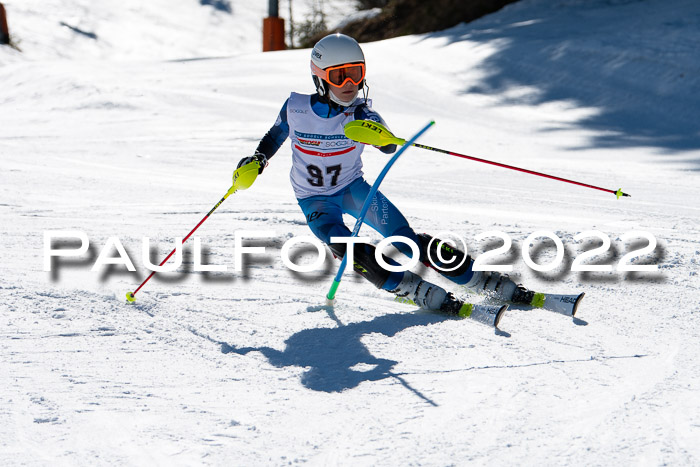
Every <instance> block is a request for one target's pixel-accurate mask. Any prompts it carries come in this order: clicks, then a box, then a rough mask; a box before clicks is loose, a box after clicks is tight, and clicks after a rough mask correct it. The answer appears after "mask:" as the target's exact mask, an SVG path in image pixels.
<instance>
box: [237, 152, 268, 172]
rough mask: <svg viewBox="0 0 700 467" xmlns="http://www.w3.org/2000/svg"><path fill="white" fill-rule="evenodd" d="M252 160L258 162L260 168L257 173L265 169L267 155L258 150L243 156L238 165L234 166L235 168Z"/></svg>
mask: <svg viewBox="0 0 700 467" xmlns="http://www.w3.org/2000/svg"><path fill="white" fill-rule="evenodd" d="M253 161H258V162H259V163H260V168H259V169H258V174H261V173H263V170H265V167H267V164H268V162H267V157H265V154H262V153H260V152H256V153H255V154H254V155H252V156H248V157H244V158H243V159H241V160H240V161H239V162H238V165H237V166H236V169H240V168H241V167H243V166H244V165H246V164H250V163H251V162H253Z"/></svg>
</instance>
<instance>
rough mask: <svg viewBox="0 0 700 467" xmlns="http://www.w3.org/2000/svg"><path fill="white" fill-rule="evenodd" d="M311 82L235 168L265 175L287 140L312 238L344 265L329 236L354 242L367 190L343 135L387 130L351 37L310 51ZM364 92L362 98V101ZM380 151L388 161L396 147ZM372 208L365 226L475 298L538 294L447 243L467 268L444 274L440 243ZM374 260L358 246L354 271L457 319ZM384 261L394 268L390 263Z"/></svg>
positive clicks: (441, 297) (357, 149)
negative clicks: (366, 123) (475, 267)
mask: <svg viewBox="0 0 700 467" xmlns="http://www.w3.org/2000/svg"><path fill="white" fill-rule="evenodd" d="M311 75H312V79H313V82H314V84H315V86H316V92H315V93H314V94H311V95H309V94H297V93H294V92H292V93H291V95H290V96H289V98H288V99H287V101H286V102H285V103H284V105H283V106H282V110H281V111H280V113H279V115H278V116H277V121H276V122H275V124H274V125H273V126H272V128H270V130H269V131H268V132H267V134H265V136H264V137H263V138H262V140H261V141H260V143H259V145H258V147H257V149H256V151H255V154H254V155H253V156H249V157H245V158H243V159H241V161H240V162H239V164H238V167H241V166H243V165H245V164H248V163H250V162H252V161H254V160H257V161H259V162H260V169H259V172H260V173H262V171H263V170H264V168H265V167H266V166H267V164H268V162H269V160H270V159H271V158H272V156H274V155H275V153H276V152H277V151H278V150H279V148H280V147H281V145H282V144H283V143H284V141H285V140H286V139H287V138H288V137H289V138H290V139H291V146H292V169H291V173H290V178H291V182H292V187H293V188H294V193H295V195H296V197H297V199H298V202H299V206H300V207H301V210H302V211H303V212H304V215H305V216H306V221H307V223H308V225H309V227H310V228H311V231H312V232H313V233H314V235H316V237H318V238H319V239H321V240H322V241H323V242H324V243H326V244H327V245H328V246H329V248H330V249H331V251H332V252H333V254H334V256H335V257H336V258H342V257H343V256H344V255H345V251H346V244H344V243H333V242H331V237H349V236H350V235H351V232H350V229H348V227H347V226H346V225H345V224H344V223H343V217H342V216H343V214H344V213H347V214H350V215H351V216H354V217H355V218H357V217H358V216H359V213H360V210H361V208H362V205H363V203H364V201H365V198H366V197H367V194H368V192H369V190H370V185H369V184H368V183H367V182H366V181H365V180H364V178H363V177H362V175H363V173H362V159H361V157H360V156H361V154H362V151H363V149H364V145H363V144H359V143H356V142H354V141H352V140H350V139H348V138H346V137H345V135H344V133H343V128H344V126H345V124H347V123H348V122H350V121H352V120H372V121H375V122H379V123H382V124H385V123H384V121H383V120H382V118H381V116H380V115H379V114H378V113H377V112H375V111H374V110H373V109H372V107H371V101H370V100H369V99H367V94H366V88H365V57H364V54H363V52H362V49H361V48H360V46H359V44H358V43H357V42H356V41H355V40H354V39H352V38H351V37H349V36H346V35H343V34H332V35H329V36H326V37H324V38H323V39H321V40H320V41H319V42H318V43H317V44H316V45H315V46H314V48H313V49H312V51H311ZM360 90H362V94H363V96H362V97H358V94H359V92H360ZM379 150H380V151H382V152H384V153H386V154H390V153H393V152H394V151H395V150H396V146H395V145H389V146H385V147H381V148H379ZM372 203H373V205H375V206H377V209H370V211H369V212H368V213H367V216H366V218H365V223H366V224H368V225H369V226H370V227H372V228H374V229H375V230H376V231H377V232H379V233H380V234H381V235H383V236H384V237H389V236H393V235H400V236H404V237H406V238H408V239H410V240H412V241H413V242H414V243H415V244H416V245H418V247H419V250H420V261H421V262H423V263H424V264H426V265H429V266H432V265H431V264H430V261H429V259H428V258H431V259H432V260H433V262H436V265H437V266H438V268H435V269H436V270H437V271H438V272H440V273H441V274H442V275H443V276H445V277H447V278H448V279H450V280H451V281H453V282H455V283H457V284H460V285H465V286H467V287H469V288H471V289H473V290H475V291H477V292H484V291H488V292H490V293H491V294H492V295H495V296H496V297H498V298H501V299H503V300H506V301H511V302H514V303H524V304H529V303H530V302H531V301H532V299H533V296H534V292H531V291H528V290H527V289H525V288H523V287H522V286H518V285H516V284H515V283H514V282H513V281H512V280H510V279H509V278H508V277H507V276H504V275H500V274H498V273H491V274H489V273H488V272H486V273H482V272H473V271H472V268H471V266H472V260H471V258H469V257H467V258H466V259H465V258H464V256H465V255H464V253H463V252H461V251H459V250H457V249H454V248H451V247H448V246H447V244H443V252H442V256H443V258H445V257H446V258H445V259H446V262H447V263H448V264H459V263H460V262H461V263H462V265H461V266H460V267H459V268H458V269H456V270H454V271H451V272H443V271H441V270H440V266H444V264H442V263H439V262H437V260H438V253H437V249H438V245H439V244H440V243H441V241H440V240H439V239H437V238H433V237H431V236H429V235H427V234H420V235H418V234H416V233H415V232H414V231H413V229H412V228H411V227H410V226H409V224H408V221H407V220H406V218H405V217H404V216H403V214H401V212H400V211H399V210H398V209H397V208H396V207H395V206H394V205H393V204H392V203H391V201H389V199H387V198H386V197H385V196H384V195H383V194H382V193H381V192H377V194H376V195H375V198H374V199H373V200H372ZM393 245H394V246H395V247H396V248H397V249H398V250H399V251H401V252H402V253H403V254H405V255H407V256H409V257H411V256H412V251H411V249H410V247H409V246H408V245H405V244H403V243H398V242H397V243H394V244H393ZM429 250H430V251H429ZM374 253H375V248H374V247H373V246H372V245H369V244H356V245H355V246H354V248H353V256H354V264H353V269H354V270H355V271H356V272H358V273H359V274H361V275H362V276H363V277H365V278H366V279H367V280H368V281H370V282H371V283H372V284H374V285H375V286H376V287H378V288H381V289H384V290H387V291H389V292H390V293H393V294H396V295H397V296H400V297H405V298H408V299H410V300H413V301H414V302H415V303H416V304H417V305H418V306H420V307H422V308H426V309H429V310H435V311H441V312H444V313H447V314H460V309H461V308H462V306H463V302H462V301H460V300H458V299H456V298H455V297H454V296H453V295H452V294H451V293H448V292H447V291H445V289H443V288H442V287H440V286H438V285H435V284H432V283H430V282H428V281H425V280H423V279H422V278H421V277H420V276H419V275H417V274H415V273H413V272H410V271H406V272H389V271H387V270H385V269H384V268H382V267H381V266H380V265H379V264H378V263H377V261H376V259H375V255H374ZM428 255H430V256H428ZM384 260H385V261H386V262H387V263H389V264H394V265H395V264H397V263H396V262H395V261H393V260H391V259H390V258H387V257H384ZM462 260H464V261H463V262H462ZM453 261H454V262H453Z"/></svg>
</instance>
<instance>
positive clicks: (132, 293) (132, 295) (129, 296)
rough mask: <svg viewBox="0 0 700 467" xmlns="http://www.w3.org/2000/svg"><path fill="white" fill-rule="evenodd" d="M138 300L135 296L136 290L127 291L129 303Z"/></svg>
mask: <svg viewBox="0 0 700 467" xmlns="http://www.w3.org/2000/svg"><path fill="white" fill-rule="evenodd" d="M135 300H136V297H134V292H127V293H126V301H127V302H129V303H134V301H135Z"/></svg>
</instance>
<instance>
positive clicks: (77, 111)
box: [0, 0, 700, 465]
mask: <svg viewBox="0 0 700 467" xmlns="http://www.w3.org/2000/svg"><path fill="white" fill-rule="evenodd" d="M3 3H5V5H6V7H7V9H8V15H9V17H10V21H11V23H10V28H11V32H13V31H14V32H15V33H17V37H18V38H19V39H20V40H21V42H20V44H19V45H20V47H21V48H22V49H23V50H24V53H23V54H20V53H19V52H16V51H14V50H11V49H8V48H7V47H3V48H1V49H0V83H1V84H0V106H1V107H0V108H1V109H2V111H1V112H0V155H1V157H2V166H1V167H2V169H1V172H0V220H1V223H2V224H1V225H2V230H1V232H2V236H1V237H0V238H1V239H2V240H1V242H0V248H1V250H0V254H1V257H2V260H1V261H2V263H1V271H2V273H1V274H0V303H1V304H2V305H0V307H1V310H2V313H1V314H0V320H1V326H2V334H1V335H0V336H1V337H0V348H1V350H0V368H1V371H0V388H1V389H0V407H1V409H0V464H3V465H8V464H9V465H45V464H52V465H55V464H58V465H75V464H80V465H105V464H109V465H112V464H140V465H145V464H148V465H151V464H158V465H192V464H206V465H223V464H234V465H281V464H296V463H310V464H312V465H334V464H338V465H358V464H359V465H387V464H389V465H466V464H472V463H474V464H478V465H482V464H486V465H511V464H514V465H518V464H525V465H541V464H545V465H564V464H570V465H618V464H619V465H631V464H636V465H693V464H694V465H697V464H700V393H699V390H700V366H699V365H698V363H697V358H698V353H699V350H700V343H699V342H700V325H698V322H697V321H696V320H697V319H698V317H700V315H699V310H700V306H699V305H700V298H699V294H698V291H699V289H700V280H699V279H698V275H697V269H698V262H699V261H700V245H699V240H700V195H699V194H698V186H700V123H699V122H700V118H699V114H700V112H699V111H700V101H699V99H700V97H699V96H700V60H699V59H698V58H699V56H698V54H697V50H698V44H699V43H700V28H699V27H698V26H699V25H700V5H698V3H697V2H696V1H695V0H672V1H660V0H647V1H612V0H607V1H605V0H588V1H582V0H549V1H545V0H523V1H521V2H519V3H516V4H512V5H510V6H509V7H507V8H504V9H503V10H501V11H500V12H498V13H496V14H493V15H490V16H488V17H485V18H483V19H481V20H479V21H476V22H474V23H472V24H470V25H462V26H459V27H456V28H453V29H451V30H448V31H444V32H440V33H435V34H427V35H421V36H409V37H403V38H397V39H393V40H387V41H381V42H376V43H370V44H365V45H364V49H365V52H366V55H367V63H368V80H369V82H370V85H371V97H372V98H373V99H374V104H375V108H376V109H377V110H378V111H379V112H381V113H382V115H383V116H384V117H385V119H386V120H387V122H388V123H389V125H390V126H391V128H392V130H393V131H395V132H396V134H397V135H399V136H404V137H408V136H410V135H411V134H412V133H413V132H415V131H417V130H418V129H419V128H420V127H421V126H422V125H424V124H425V123H426V122H427V121H428V120H429V119H435V120H436V121H437V125H435V126H434V128H432V129H431V130H430V131H429V132H428V133H427V134H426V135H425V136H424V137H423V138H422V140H421V142H422V143H424V144H428V145H432V146H437V147H441V148H445V149H450V150H453V151H457V152H463V153H467V154H470V155H474V156H478V157H483V158H489V159H493V160H497V161H500V162H503V163H508V164H513V165H518V166H523V167H528V168H530V169H533V170H539V171H544V172H547V173H551V174H555V175H559V176H562V177H566V178H573V179H575V180H580V181H583V182H586V183H591V184H594V185H599V186H603V187H606V188H611V189H617V188H619V187H622V188H623V189H624V191H626V192H628V193H630V194H631V195H632V197H631V198H623V199H620V200H616V199H615V198H614V196H613V195H611V194H607V193H603V192H599V191H595V190H589V189H584V188H581V187H577V186H573V185H568V184H563V183H559V182H555V181H551V180H546V179H543V178H539V177H533V176H530V175H526V174H522V173H517V172H513V171H507V170H503V169H499V168H496V167H492V166H489V165H486V164H479V163H475V162H471V161H466V160H462V159H457V158H454V157H450V156H447V155H441V154H437V153H433V152H427V151H423V150H419V149H410V150H408V151H407V152H406V153H405V154H404V155H403V156H402V158H401V159H400V160H399V161H398V163H397V164H396V165H395V166H394V168H393V169H392V171H391V172H390V173H389V175H388V177H387V178H386V180H385V181H384V183H383V185H382V191H383V192H384V193H385V194H387V195H388V196H389V197H390V198H391V199H392V201H393V202H394V203H395V204H397V205H398V206H399V207H400V208H401V209H402V210H403V212H404V213H405V214H406V216H407V217H408V218H409V220H410V222H411V224H412V225H413V227H414V228H415V229H416V230H417V231H428V232H432V233H437V232H438V231H440V230H446V231H452V232H455V233H457V234H459V235H460V236H463V238H465V239H466V241H467V242H468V244H469V247H470V249H471V250H472V252H476V253H478V252H480V251H484V250H485V249H486V248H487V246H488V245H487V243H486V242H476V241H475V240H474V236H475V235H477V234H480V233H483V232H487V231H491V230H500V231H503V232H506V233H507V234H508V235H509V236H510V237H511V238H512V239H513V242H514V246H513V248H512V249H511V253H510V255H505V256H501V257H500V260H501V262H503V261H508V260H509V261H510V262H512V263H513V264H514V265H515V272H514V275H515V276H516V277H517V278H518V279H519V280H521V281H522V282H523V283H525V284H526V285H528V286H530V287H531V288H535V289H541V290H546V291H552V292H559V293H566V292H573V291H585V292H586V299H585V301H584V302H583V304H582V306H581V308H580V310H579V313H578V315H577V318H576V319H573V320H572V319H570V318H566V317H563V316H561V315H556V314H554V313H551V312H547V311H542V310H534V311H528V310H518V309H511V311H509V312H508V313H507V314H506V315H505V317H504V318H503V320H502V322H501V329H502V331H501V332H495V331H494V330H493V329H491V328H488V327H486V326H483V325H480V324H478V323H475V322H473V321H470V320H454V319H448V318H445V317H442V316H439V315H436V314H430V313H425V312H416V311H415V310H414V309H412V308H411V307H407V306H406V305H401V304H398V303H394V302H392V301H391V300H390V297H388V296H387V295H386V294H385V293H382V292H380V291H377V290H375V289H373V288H372V287H371V286H370V285H368V284H367V283H365V282H364V281H363V280H360V279H357V278H355V277H353V276H352V275H351V274H346V276H345V279H344V281H343V283H342V284H341V287H340V289H339V292H338V299H337V306H336V307H335V309H334V310H328V309H323V308H321V307H320V305H321V304H322V303H323V296H324V293H325V292H326V290H327V288H328V286H329V285H330V282H331V280H332V275H333V273H334V272H335V270H336V268H337V263H334V262H333V261H331V260H330V259H328V260H327V262H326V264H325V265H326V267H325V270H324V271H319V272H316V273H308V274H296V273H293V272H291V271H290V270H289V269H287V268H286V267H284V265H283V264H282V261H281V257H280V248H281V246H282V244H283V243H284V242H285V241H286V240H287V239H289V238H292V237H294V236H299V235H308V234H309V230H308V228H307V227H306V224H305V220H304V218H303V216H302V213H301V211H300V210H299V208H298V206H297V204H296V200H295V199H294V196H293V193H292V190H291V187H290V185H289V181H288V172H289V168H290V157H289V156H290V153H289V147H288V145H287V146H285V147H284V148H283V149H282V150H281V151H280V152H279V153H278V154H277V155H276V156H275V158H274V159H273V161H272V164H271V165H270V167H268V168H267V170H266V171H265V173H264V174H263V175H262V176H261V177H260V178H259V179H258V180H257V181H256V182H255V184H254V186H253V187H252V188H251V189H249V190H247V191H243V192H240V193H237V194H235V195H234V196H232V197H230V198H229V199H228V200H227V201H226V202H225V203H224V204H222V205H221V207H220V208H219V209H218V210H217V211H216V212H215V213H214V214H213V215H212V216H211V217H210V218H209V219H208V220H207V221H206V223H204V224H203V225H202V227H201V228H200V229H199V231H198V232H197V234H196V235H197V237H199V238H200V239H201V241H202V244H203V248H204V249H205V251H207V252H208V254H207V255H206V261H207V262H208V263H212V264H216V265H226V266H227V267H228V271H227V272H225V273H207V274H205V273H196V272H194V271H192V261H193V260H192V256H191V252H192V250H191V249H188V250H187V252H188V253H187V255H186V265H185V266H184V267H183V268H182V269H181V270H180V272H178V273H170V274H158V275H156V277H155V278H154V279H153V280H151V281H150V282H149V283H148V284H147V285H146V286H145V287H144V289H143V290H142V291H141V292H139V294H138V295H137V301H136V303H135V304H134V305H127V304H126V303H125V300H124V294H125V293H126V291H128V290H134V289H135V287H136V286H137V285H138V284H139V283H140V282H141V281H142V280H143V279H144V278H145V277H146V271H145V268H144V267H143V260H142V258H141V245H142V238H143V237H150V238H151V239H152V240H151V241H152V244H153V245H152V246H153V247H154V248H156V247H157V249H158V251H157V252H155V251H154V252H153V255H152V260H153V261H159V260H160V258H162V257H163V256H164V255H165V254H167V252H168V251H169V250H170V248H171V245H172V242H173V239H174V238H176V237H182V236H184V235H186V234H187V232H188V231H189V230H190V229H191V228H192V227H194V225H196V223H197V222H199V220H200V219H201V218H202V217H203V216H204V214H206V213H207V212H208V211H209V209H211V207H212V206H213V205H214V204H215V203H216V202H217V201H218V200H219V199H220V198H221V196H223V194H224V193H225V192H226V190H227V188H228V187H229V186H230V183H231V179H230V176H231V172H232V169H233V168H234V167H235V164H236V163H237V161H238V160H239V158H240V157H242V156H244V155H248V154H250V153H251V151H253V150H254V148H255V147H256V144H257V141H258V140H259V138H260V137H261V136H262V135H263V134H264V132H265V131H266V130H267V129H268V128H269V126H270V125H271V124H272V123H273V121H274V119H275V116H276V114H277V112H278V110H279V108H280V106H281V105H282V103H283V101H284V99H285V98H286V97H287V95H288V93H289V92H290V91H291V90H296V91H300V92H311V91H312V84H311V79H310V77H309V71H308V59H309V51H308V50H293V51H285V52H275V53H268V54H262V53H258V52H257V50H258V49H257V47H258V43H257V41H258V40H259V37H260V36H259V24H260V21H258V19H257V18H259V17H261V16H262V15H263V14H264V11H262V12H261V9H263V7H262V6H260V5H259V4H258V2H242V1H241V2H230V3H231V4H232V10H233V11H232V14H228V13H225V12H222V11H220V10H216V9H213V8H212V7H211V6H202V5H200V4H199V2H197V1H194V0H193V1H190V2H185V1H182V2H178V3H177V4H176V5H175V3H174V2H165V1H164V0H163V1H155V0H153V1H149V2H134V1H129V2H126V1H123V2H107V1H104V2H87V1H83V2H78V1H73V2H59V1H58V0H54V1H51V2H47V1H39V0H32V1H30V0H22V1H21V2H20V1H9V0H5V1H4V2H3ZM259 3H266V2H259ZM64 6H70V7H71V9H70V11H69V10H67V9H64V8H63V7H64ZM73 8H74V9H75V11H73V10H72V9H73ZM281 9H282V10H284V9H283V8H281ZM137 12H139V14H136V13H137ZM140 13H144V14H143V16H142V15H141V14H140ZM137 17H138V18H139V19H138V20H136V19H135V18H137ZM60 22H64V23H66V24H69V25H71V26H73V27H75V28H80V29H81V30H83V31H84V32H92V33H94V35H95V36H96V38H91V37H89V36H86V35H85V34H82V33H79V32H75V31H73V30H71V29H69V28H67V27H66V26H58V25H59V23H60ZM183 22H185V23H187V27H182V28H181V27H180V25H181V24H182V23H183ZM120 34H122V35H123V36H120ZM35 35H36V38H34V36H35ZM238 47H240V49H237V48H238ZM207 57H219V58H207ZM364 160H365V166H366V170H365V172H366V176H367V178H368V180H370V181H372V180H374V177H376V175H377V174H378V173H379V171H380V170H381V168H382V166H383V164H384V163H385V162H386V161H387V160H388V158H387V156H385V155H383V154H381V153H380V152H378V151H376V150H374V149H373V148H369V149H368V150H367V151H366V153H365V158H364ZM348 222H349V223H351V220H350V219H348ZM350 225H352V224H350ZM261 229H264V230H273V231H274V232H275V236H274V237H272V238H268V239H260V240H257V241H252V242H251V244H253V245H257V246H265V247H267V252H268V253H267V254H266V255H257V256H253V257H251V258H249V259H248V261H247V268H246V269H245V271H244V272H235V271H234V267H235V260H234V258H235V251H234V236H235V233H236V232H237V231H242V230H261ZM592 229H595V230H599V231H601V232H603V233H604V234H606V235H607V236H609V237H610V239H611V241H612V247H611V249H610V251H608V252H607V253H606V254H604V255H600V256H599V257H598V258H597V260H598V261H599V262H600V263H601V264H612V265H616V264H617V263H618V261H619V260H620V258H621V257H622V255H623V254H625V253H627V252H629V251H631V250H632V249H633V248H636V247H642V246H644V245H645V244H646V242H645V241H639V242H632V243H633V244H632V245H630V244H629V243H625V242H623V241H622V239H621V237H622V236H623V235H624V234H625V233H627V232H631V231H639V230H642V231H647V232H650V233H651V234H653V235H654V237H655V238H656V239H657V240H658V246H657V248H656V249H655V251H654V253H653V254H651V255H645V256H643V257H641V258H639V259H638V262H644V261H646V262H651V263H656V264H658V265H659V270H658V272H655V273H623V272H619V271H615V272H612V273H575V272H571V271H570V266H571V262H572V261H573V259H574V258H575V257H576V256H577V255H578V254H579V253H580V252H581V251H583V249H590V248H591V247H593V246H596V245H597V244H596V243H595V241H594V239H591V242H592V243H589V244H581V243H578V242H575V241H574V239H573V237H574V236H575V235H576V234H577V233H579V232H584V231H588V230H592ZM56 230H82V231H84V232H85V233H86V234H87V235H88V237H89V240H90V246H91V248H90V250H89V251H88V253H87V254H86V255H84V256H83V257H81V258H78V259H75V258H73V259H71V258H66V259H60V260H58V261H57V264H55V265H54V266H55V267H54V269H53V271H52V272H45V271H44V270H43V261H44V251H43V248H44V233H45V232H47V231H56ZM538 230H549V231H552V232H555V233H556V234H557V235H558V236H559V238H561V240H562V241H563V242H564V245H565V247H566V251H567V254H566V259H565V262H564V264H563V265H562V266H561V267H560V268H558V269H556V270H554V271H552V272H549V273H535V272H534V271H532V270H530V269H529V268H527V267H526V266H525V264H524V262H523V259H522V256H521V254H520V253H519V250H520V246H521V245H522V243H523V242H524V241H525V239H526V238H527V237H528V235H530V234H531V233H532V232H535V231H538ZM363 233H365V234H367V235H370V236H372V238H373V239H374V240H378V237H377V236H376V235H375V234H374V233H372V232H371V231H370V230H369V229H367V230H364V229H363ZM110 237H117V238H118V239H119V241H120V242H121V243H122V244H123V245H124V247H125V248H126V250H127V251H128V253H129V256H130V258H131V259H132V260H133V261H134V263H135V265H136V267H137V271H138V272H137V273H128V272H126V270H125V268H124V267H121V266H118V267H113V268H103V269H101V270H99V271H96V272H92V271H91V270H90V268H91V267H92V265H93V264H94V262H95V260H96V258H97V256H98V255H99V254H100V253H101V252H102V249H103V247H104V246H105V245H107V244H108V241H109V239H110ZM67 246H71V244H70V243H69V244H68V245H67ZM72 246H73V247H75V246H76V243H75V242H73V243H72ZM496 246H498V243H497V242H496V243H494V244H492V245H491V246H490V248H493V247H496ZM532 251H533V256H535V257H537V258H538V261H539V262H546V261H549V260H550V259H551V258H552V257H553V256H554V249H553V248H552V247H551V245H549V244H547V243H540V244H538V246H537V247H533V249H532ZM535 251H539V255H537V254H535ZM298 253H299V254H298V255H297V256H299V257H300V261H302V262H303V261H311V260H312V259H313V258H314V257H315V254H314V253H313V252H312V251H310V250H304V251H298ZM106 254H107V255H111V256H114V255H116V251H115V250H114V248H113V247H111V248H109V249H108V251H107V252H106ZM425 276H426V277H427V278H429V279H431V280H433V281H436V282H439V283H440V284H441V285H443V286H445V287H448V288H451V289H452V290H454V291H455V292H457V293H458V294H460V295H464V294H465V293H466V292H465V291H464V290H460V289H459V288H457V287H454V286H450V283H449V282H448V281H446V280H444V279H442V278H440V277H439V276H437V275H436V274H435V273H433V272H431V271H427V272H425ZM470 298H471V299H472V300H477V301H478V300H479V298H478V297H470Z"/></svg>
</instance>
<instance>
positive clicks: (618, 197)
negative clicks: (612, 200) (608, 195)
mask: <svg viewBox="0 0 700 467" xmlns="http://www.w3.org/2000/svg"><path fill="white" fill-rule="evenodd" d="M615 196H617V199H620V196H627V197H628V198H631V197H632V196H630V195H628V194H627V193H624V192H623V191H622V188H618V189H617V191H616V192H615Z"/></svg>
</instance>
